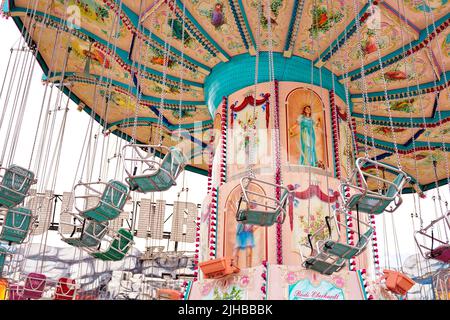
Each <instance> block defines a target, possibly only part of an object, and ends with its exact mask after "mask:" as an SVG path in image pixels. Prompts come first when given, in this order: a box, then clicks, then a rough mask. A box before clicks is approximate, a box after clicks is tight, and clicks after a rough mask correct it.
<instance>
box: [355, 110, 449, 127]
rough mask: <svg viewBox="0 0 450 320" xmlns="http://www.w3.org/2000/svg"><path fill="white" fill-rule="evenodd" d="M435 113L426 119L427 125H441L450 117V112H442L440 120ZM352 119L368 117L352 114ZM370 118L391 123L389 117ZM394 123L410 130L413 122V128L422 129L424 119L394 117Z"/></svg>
mask: <svg viewBox="0 0 450 320" xmlns="http://www.w3.org/2000/svg"><path fill="white" fill-rule="evenodd" d="M435 113H436V114H435V115H434V117H433V118H425V120H426V124H436V123H439V122H440V121H444V120H445V119H446V118H448V117H450V110H447V111H440V113H441V117H440V118H441V119H439V115H438V113H439V111H436V112H435ZM352 117H355V118H361V119H363V118H365V117H366V118H367V115H366V116H364V114H361V113H352ZM370 117H371V119H372V120H373V121H382V122H387V123H389V122H390V120H389V118H388V117H384V116H373V115H371V116H370ZM366 122H369V121H368V120H367V121H366ZM392 122H393V123H394V124H400V125H401V126H402V127H408V128H410V127H411V122H412V124H413V125H412V127H413V128H420V127H421V126H422V125H423V118H422V116H421V115H419V116H417V117H414V118H412V119H411V118H396V117H393V118H392ZM372 124H373V123H372ZM375 124H378V123H375Z"/></svg>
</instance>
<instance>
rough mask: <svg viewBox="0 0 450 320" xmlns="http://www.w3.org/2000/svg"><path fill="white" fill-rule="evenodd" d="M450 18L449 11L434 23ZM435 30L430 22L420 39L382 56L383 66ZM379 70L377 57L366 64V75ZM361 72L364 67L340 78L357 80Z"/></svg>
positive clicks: (438, 23) (400, 56)
mask: <svg viewBox="0 0 450 320" xmlns="http://www.w3.org/2000/svg"><path fill="white" fill-rule="evenodd" d="M449 18H450V13H447V14H446V15H445V16H444V17H442V18H441V19H439V20H437V21H435V24H434V25H435V26H436V27H439V26H440V25H441V24H443V23H444V22H445V21H446V20H448V19H449ZM427 30H428V32H427ZM434 30H435V29H434V26H433V24H430V25H429V26H428V27H426V28H424V29H423V30H422V31H420V33H419V39H417V40H414V41H411V42H410V43H407V44H405V45H404V46H402V47H400V48H399V49H397V50H395V51H394V52H391V53H389V54H387V55H385V56H383V57H382V58H381V63H382V65H383V68H385V67H387V66H389V65H391V64H394V63H395V62H397V61H399V60H401V59H403V52H405V51H407V50H409V48H410V46H412V47H415V46H416V45H418V44H420V43H421V42H422V41H423V40H425V38H427V37H428V34H431V33H432V32H433V31H434ZM391 59H392V61H391V62H388V61H389V60H391ZM372 68H374V69H372ZM370 69H372V70H370ZM378 70H380V62H379V61H378V59H376V60H375V61H373V62H371V63H369V64H367V65H365V66H364V71H365V74H366V76H367V75H369V74H372V73H374V72H377V71H378ZM361 72H362V68H358V69H355V70H353V71H350V72H349V73H348V74H346V75H345V74H344V75H341V76H339V77H338V78H339V80H341V79H344V78H347V77H351V78H352V80H355V79H358V78H360V77H361Z"/></svg>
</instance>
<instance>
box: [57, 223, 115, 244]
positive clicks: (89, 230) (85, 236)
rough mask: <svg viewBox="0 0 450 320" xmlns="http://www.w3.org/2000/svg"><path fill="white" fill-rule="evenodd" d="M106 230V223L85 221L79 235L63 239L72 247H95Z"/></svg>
mask: <svg viewBox="0 0 450 320" xmlns="http://www.w3.org/2000/svg"><path fill="white" fill-rule="evenodd" d="M107 231H108V228H107V225H104V224H103V223H98V222H95V221H86V226H85V228H84V230H83V231H82V233H81V235H80V237H78V238H69V239H65V240H64V241H65V242H66V243H68V244H70V245H71V246H74V247H87V248H90V247H97V246H98V245H99V244H100V241H101V240H102V239H103V237H104V236H105V234H106V232H107Z"/></svg>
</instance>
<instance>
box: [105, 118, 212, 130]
mask: <svg viewBox="0 0 450 320" xmlns="http://www.w3.org/2000/svg"><path fill="white" fill-rule="evenodd" d="M166 121H167V120H166ZM134 122H135V118H134V117H132V118H124V119H122V120H119V121H115V122H112V123H110V124H109V125H108V128H110V127H113V126H120V125H122V124H125V125H124V126H121V127H122V128H127V127H132V126H134ZM137 122H148V123H158V118H149V117H138V118H137ZM212 123H213V121H212V120H210V121H202V122H201V126H202V127H203V126H206V125H209V124H212ZM128 124H129V125H128ZM137 126H138V127H140V125H139V124H138V125H137ZM196 126H198V123H187V124H182V125H180V127H181V128H182V129H192V128H195V127H196ZM164 127H165V128H167V129H169V130H170V131H172V130H177V129H178V124H171V123H169V124H168V125H167V124H165V125H164Z"/></svg>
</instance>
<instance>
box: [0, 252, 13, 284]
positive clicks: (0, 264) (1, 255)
mask: <svg viewBox="0 0 450 320" xmlns="http://www.w3.org/2000/svg"><path fill="white" fill-rule="evenodd" d="M10 257H11V253H10V252H9V251H8V250H6V249H5V248H2V247H0V278H2V274H3V270H4V269H5V265H6V260H7V259H8V258H10Z"/></svg>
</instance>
